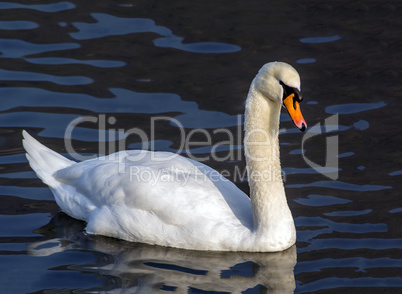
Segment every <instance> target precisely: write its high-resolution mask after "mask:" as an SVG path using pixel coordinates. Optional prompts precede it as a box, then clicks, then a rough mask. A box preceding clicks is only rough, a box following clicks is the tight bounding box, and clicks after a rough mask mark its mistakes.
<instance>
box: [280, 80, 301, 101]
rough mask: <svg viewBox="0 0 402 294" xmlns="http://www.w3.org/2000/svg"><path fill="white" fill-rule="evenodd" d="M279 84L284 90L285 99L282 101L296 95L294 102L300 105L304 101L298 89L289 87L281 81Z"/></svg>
mask: <svg viewBox="0 0 402 294" xmlns="http://www.w3.org/2000/svg"><path fill="white" fill-rule="evenodd" d="M279 84H281V86H282V88H283V97H282V101H283V100H284V99H285V98H286V97H288V96H289V95H291V94H294V97H293V100H295V101H298V102H299V103H300V102H302V101H303V97H302V94H301V93H300V91H299V90H298V89H296V88H293V87H289V86H287V85H286V84H285V83H284V82H282V81H279Z"/></svg>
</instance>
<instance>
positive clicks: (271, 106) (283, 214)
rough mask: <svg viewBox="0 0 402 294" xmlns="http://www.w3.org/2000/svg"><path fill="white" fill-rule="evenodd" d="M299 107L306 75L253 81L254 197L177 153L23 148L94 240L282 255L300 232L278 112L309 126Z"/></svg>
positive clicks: (249, 111)
mask: <svg viewBox="0 0 402 294" xmlns="http://www.w3.org/2000/svg"><path fill="white" fill-rule="evenodd" d="M290 100H292V101H291V102H292V103H291V102H289V101H290ZM284 101H286V102H288V103H287V104H289V105H290V106H288V105H287V104H286V103H285V102H284ZM300 101H301V96H300V78H299V75H298V73H297V72H296V70H295V69H294V68H293V67H291V66H290V65H288V64H286V63H281V62H273V63H268V64H266V65H264V66H263V67H262V69H261V70H260V71H259V73H258V74H257V76H256V77H255V79H254V80H253V82H252V84H251V86H250V91H249V94H248V98H247V103H246V113H245V116H246V119H245V132H246V133H245V153H246V154H245V155H246V160H247V166H248V177H249V183H250V192H251V195H250V198H249V197H247V195H245V194H244V193H243V192H242V191H241V190H240V189H238V188H237V187H236V185H235V184H234V183H232V182H230V181H229V180H227V179H225V178H224V177H223V176H221V175H220V174H219V173H218V172H217V171H215V170H213V169H212V168H210V167H208V166H206V165H204V164H202V163H200V162H197V161H194V160H191V159H188V158H185V157H182V156H180V155H177V154H173V153H170V152H152V151H145V150H129V151H120V152H117V153H114V154H111V155H108V156H103V157H98V158H96V159H91V160H87V161H83V162H79V163H77V162H74V161H71V160H69V159H67V158H65V157H63V156H61V155H59V154H58V153H56V152H54V151H52V150H50V149H49V148H47V147H46V146H44V145H42V144H41V143H39V142H38V141H37V140H35V139H34V138H33V137H32V136H30V135H29V134H28V133H27V132H25V131H23V136H24V141H23V144H24V148H25V150H26V151H27V158H28V161H29V163H30V165H31V167H32V168H33V170H34V171H35V172H36V174H37V175H38V177H39V178H41V180H42V181H43V182H44V183H45V184H47V185H48V186H49V187H50V189H51V190H52V192H53V194H54V196H55V199H56V202H57V204H58V205H59V206H60V208H61V209H62V211H64V212H65V213H67V214H68V215H70V216H71V217H74V218H77V219H80V220H83V221H86V222H87V227H86V231H87V232H88V233H90V234H99V235H104V236H109V237H115V238H119V239H124V240H127V241H133V242H142V243H148V244H157V245H162V246H169V247H177V248H185V249H193V250H219V251H253V252H261V251H262V252H269V251H281V250H285V249H287V248H289V247H290V246H292V245H293V244H294V243H295V241H296V230H295V226H294V222H293V218H292V215H291V212H290V210H289V207H288V204H287V201H286V196H285V191H284V187H283V182H282V178H281V176H280V175H281V168H280V161H279V143H278V132H279V115H280V109H281V106H282V104H285V105H286V107H287V109H288V111H289V114H290V115H291V117H292V118H293V121H294V123H295V124H296V126H298V127H299V128H300V129H305V127H306V123H305V121H304V119H303V118H302V117H301V118H300V117H299V116H301V114H300V110H299V109H298V102H300ZM289 108H290V109H289ZM294 113H296V114H294ZM298 115H299V116H298ZM267 170H269V172H270V173H271V175H270V176H269V177H266V176H262V175H265V174H266V171H267Z"/></svg>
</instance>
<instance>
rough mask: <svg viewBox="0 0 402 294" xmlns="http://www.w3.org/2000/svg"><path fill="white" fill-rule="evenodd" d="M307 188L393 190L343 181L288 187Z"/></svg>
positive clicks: (362, 190)
mask: <svg viewBox="0 0 402 294" xmlns="http://www.w3.org/2000/svg"><path fill="white" fill-rule="evenodd" d="M305 187H325V188H333V189H339V190H348V191H360V192H367V191H379V190H384V189H391V188H392V187H391V186H381V185H357V184H351V183H346V182H341V181H317V182H313V183H308V184H292V185H286V188H305Z"/></svg>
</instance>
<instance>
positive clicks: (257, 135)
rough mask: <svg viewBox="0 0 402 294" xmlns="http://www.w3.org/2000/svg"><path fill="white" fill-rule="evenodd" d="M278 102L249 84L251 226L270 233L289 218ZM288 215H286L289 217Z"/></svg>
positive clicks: (247, 122) (247, 132)
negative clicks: (283, 177)
mask: <svg viewBox="0 0 402 294" xmlns="http://www.w3.org/2000/svg"><path fill="white" fill-rule="evenodd" d="M280 110H281V104H280V103H278V102H276V101H274V100H271V99H269V98H266V97H264V96H263V94H261V93H260V92H258V91H256V90H255V89H254V87H253V86H252V87H251V88H250V92H249V95H248V98H247V103H246V113H245V139H244V140H245V142H244V145H245V157H246V162H247V171H248V180H249V185H250V199H251V205H252V209H253V220H254V229H255V230H256V231H257V233H258V234H262V235H267V234H268V235H270V237H269V238H268V239H270V240H272V239H274V236H275V235H276V234H277V233H278V234H280V232H279V230H281V229H283V227H281V226H278V225H277V224H278V223H281V222H283V221H284V220H285V222H287V221H288V220H289V219H290V221H291V224H290V227H292V226H293V227H294V224H293V219H292V216H291V213H290V210H289V207H288V205H287V201H286V196H285V190H284V187H283V181H282V174H281V164H280V159H279V140H278V134H279V117H280ZM289 217H290V218H289Z"/></svg>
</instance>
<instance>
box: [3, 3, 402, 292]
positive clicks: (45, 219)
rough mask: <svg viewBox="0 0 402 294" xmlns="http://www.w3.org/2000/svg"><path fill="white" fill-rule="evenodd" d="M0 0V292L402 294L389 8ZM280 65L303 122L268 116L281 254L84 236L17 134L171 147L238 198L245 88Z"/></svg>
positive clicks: (400, 161) (74, 153) (395, 6)
mask: <svg viewBox="0 0 402 294" xmlns="http://www.w3.org/2000/svg"><path fill="white" fill-rule="evenodd" d="M0 10H1V12H2V17H1V20H0V61H1V62H0V96H1V103H0V132H1V136H0V140H1V141H0V142H1V150H0V173H1V175H0V181H1V184H0V203H1V205H0V273H1V274H0V292H2V293H56V292H57V293H59V292H62V293H70V292H73V293H153V292H157V293H169V292H172V293H266V292H268V293H341V292H342V293H362V292H363V291H364V292H365V293H397V292H399V291H400V288H402V230H401V220H402V218H401V216H402V201H401V191H402V149H401V148H400V146H401V144H402V135H401V131H400V130H401V127H400V125H399V124H400V123H402V119H401V117H402V116H401V109H402V105H401V99H402V86H401V82H400V81H401V68H402V67H401V65H402V53H401V52H402V50H401V48H402V46H401V45H402V44H401V43H402V42H401V40H402V38H401V37H402V35H401V25H402V23H401V22H402V21H401V17H400V15H401V11H402V5H401V3H399V2H398V1H380V0H371V1H360V0H357V1H352V2H351V1H344V0H340V1H330V2H329V1H318V0H308V1H292V0H290V1H289V0H285V1H269V2H267V1H262V0H251V1H219V2H217V1H202V2H200V3H194V2H188V1H178V0H174V1H164V2H162V1H143V0H138V1H128V0H122V1H104V0H100V1H77V0H73V1H59V2H57V1H52V0H47V1H44V0H43V1H42V0H38V1H22V0H21V1H13V2H5V1H2V2H0ZM276 60H278V61H284V62H287V63H289V64H291V65H292V66H294V67H295V68H296V69H297V71H298V72H299V73H300V75H301V81H302V93H303V98H304V100H303V102H302V103H301V108H302V112H303V115H304V118H305V119H306V121H307V124H308V126H309V128H308V129H307V131H306V132H305V133H302V132H300V131H299V130H297V129H296V128H295V126H294V125H293V123H292V122H291V120H290V119H289V117H288V115H287V113H286V111H285V110H284V111H283V113H282V115H281V125H280V136H279V139H280V149H281V150H280V152H281V162H282V170H283V175H282V176H283V179H284V183H285V189H286V194H287V197H288V203H289V206H290V209H291V211H292V214H293V217H294V219H295V224H296V228H297V243H296V245H295V246H293V247H291V248H290V249H288V250H286V251H284V252H278V253H245V252H202V251H199V252H198V251H190V250H180V249H173V248H164V247H159V246H150V245H144V244H136V243H130V242H125V241H121V240H116V239H112V238H106V237H101V236H91V235H87V234H86V233H85V223H83V222H81V221H77V220H74V219H72V218H70V217H68V216H67V215H65V214H63V213H62V212H60V209H59V208H58V206H57V204H56V203H55V201H54V198H53V196H52V193H51V191H50V190H49V188H47V186H46V185H44V184H43V183H42V182H41V180H40V179H38V178H37V177H36V175H35V173H34V172H33V171H32V170H31V168H30V167H29V164H28V162H27V160H26V158H25V155H24V153H25V152H24V150H23V147H22V143H21V140H22V130H24V129H25V130H27V131H28V132H29V133H30V134H31V135H33V136H34V137H35V138H37V139H38V140H39V141H41V142H42V143H44V144H45V145H47V146H48V147H50V148H52V149H54V150H55V151H57V152H59V153H62V154H63V155H65V156H67V157H68V158H70V159H75V160H85V159H88V158H93V157H96V156H97V155H99V154H109V153H112V152H115V151H117V150H120V149H141V148H143V149H149V150H159V151H171V152H175V153H179V154H182V155H183V156H187V157H192V158H195V159H197V160H199V161H202V162H204V163H205V164H207V165H209V166H211V167H213V168H215V169H216V170H218V171H219V172H220V173H222V174H223V175H224V176H226V177H227V178H229V179H230V180H233V181H234V182H235V184H236V185H237V186H238V187H239V188H240V189H242V190H243V191H244V192H245V193H247V194H248V193H249V188H248V182H247V175H246V174H245V173H244V171H245V159H244V155H243V151H244V148H243V144H242V140H243V138H242V136H243V131H242V127H243V120H244V118H243V113H244V101H245V98H246V96H247V92H248V88H249V85H250V83H251V81H252V79H253V78H254V76H255V75H256V73H257V72H258V70H259V69H260V67H261V66H262V65H263V64H265V63H267V62H269V61H276ZM183 134H184V137H183Z"/></svg>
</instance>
